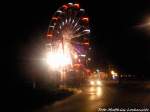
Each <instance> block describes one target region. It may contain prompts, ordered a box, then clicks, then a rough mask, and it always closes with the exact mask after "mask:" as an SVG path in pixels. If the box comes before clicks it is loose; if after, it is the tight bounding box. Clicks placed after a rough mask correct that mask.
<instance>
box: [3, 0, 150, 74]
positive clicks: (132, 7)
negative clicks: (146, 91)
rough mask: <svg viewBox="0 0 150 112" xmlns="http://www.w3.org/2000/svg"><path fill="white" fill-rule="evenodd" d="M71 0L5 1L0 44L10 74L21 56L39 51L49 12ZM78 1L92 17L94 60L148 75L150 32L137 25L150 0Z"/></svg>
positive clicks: (23, 57) (147, 10) (142, 18)
mask: <svg viewBox="0 0 150 112" xmlns="http://www.w3.org/2000/svg"><path fill="white" fill-rule="evenodd" d="M70 1H75V0H41V1H38V0H32V1H31V0H21V1H15V0H14V1H12V2H8V3H5V7H4V19H5V21H6V24H5V27H4V28H5V30H6V33H5V37H6V38H5V39H4V40H5V41H6V42H4V41H3V42H1V43H2V44H1V45H2V46H3V48H4V54H5V55H4V57H8V58H9V59H10V61H8V62H5V65H6V67H7V68H10V69H11V70H10V74H12V73H14V74H15V73H16V72H17V70H19V69H20V68H21V67H20V66H19V65H18V63H21V62H22V60H30V59H31V58H32V57H30V56H31V55H32V56H33V54H35V55H38V52H39V51H40V50H37V49H40V48H39V47H38V44H39V46H40V45H41V43H40V40H41V38H44V36H45V33H46V31H47V28H48V25H49V21H50V18H51V16H52V14H53V13H54V12H55V11H56V10H57V8H59V7H60V6H61V5H63V4H65V3H67V2H70ZM78 1H79V3H80V4H81V7H83V8H84V9H85V10H86V12H87V14H88V16H89V17H90V20H91V21H90V28H91V35H90V38H91V41H92V42H91V43H92V47H93V50H94V51H93V53H94V54H93V60H95V64H96V65H99V64H105V63H107V64H108V63H112V64H115V65H116V66H118V67H119V68H120V69H122V70H124V71H126V72H129V73H132V74H145V75H146V76H149V70H150V69H149V68H150V35H148V33H147V32H145V31H144V30H143V29H139V28H137V27H136V26H137V25H139V24H142V23H143V20H144V19H145V17H147V16H148V15H150V1H149V0H78ZM4 43H5V44H4ZM6 43H7V45H6ZM6 46H7V47H6ZM34 49H36V51H34ZM8 51H10V52H8ZM28 54H30V55H28ZM39 54H40V53H39ZM33 57H34V56H33ZM26 65H27V64H26ZM12 77H13V76H12Z"/></svg>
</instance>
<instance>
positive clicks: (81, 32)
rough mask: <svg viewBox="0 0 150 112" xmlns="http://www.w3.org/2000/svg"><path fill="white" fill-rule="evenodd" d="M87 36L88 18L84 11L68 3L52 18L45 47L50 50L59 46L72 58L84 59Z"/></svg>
mask: <svg viewBox="0 0 150 112" xmlns="http://www.w3.org/2000/svg"><path fill="white" fill-rule="evenodd" d="M89 34H90V29H89V18H88V16H86V13H85V10H84V9H82V8H80V5H79V4H76V3H75V4H73V3H68V4H65V5H63V6H61V7H60V8H58V10H57V11H56V12H55V13H54V15H53V16H52V18H51V21H50V24H49V27H48V32H47V40H48V41H47V42H48V43H47V45H51V49H57V48H59V47H60V46H61V48H62V51H63V52H67V53H69V54H70V55H71V57H74V58H76V57H82V56H83V57H84V56H86V54H87V51H88V49H89ZM79 59H80V58H79ZM79 61H80V60H79Z"/></svg>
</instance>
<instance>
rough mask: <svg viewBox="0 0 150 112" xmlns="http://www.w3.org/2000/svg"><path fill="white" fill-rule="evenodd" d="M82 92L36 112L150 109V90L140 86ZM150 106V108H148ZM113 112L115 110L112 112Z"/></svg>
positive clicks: (106, 86) (114, 87)
mask: <svg viewBox="0 0 150 112" xmlns="http://www.w3.org/2000/svg"><path fill="white" fill-rule="evenodd" d="M81 89H82V92H81V93H78V94H75V95H73V96H70V97H68V98H66V99H64V100H62V101H58V102H55V103H54V104H52V105H47V106H44V107H43V108H41V109H39V110H38V111H36V112H98V111H105V109H124V110H127V108H128V109H134V108H136V109H150V105H148V104H150V94H149V93H150V90H149V89H148V88H146V87H140V86H138V85H131V86H129V85H127V86H116V85H113V86H110V85H105V84H103V85H102V86H99V87H90V86H85V87H82V88H81ZM148 106H149V107H148ZM112 111H113V110H112Z"/></svg>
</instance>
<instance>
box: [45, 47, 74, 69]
mask: <svg viewBox="0 0 150 112" xmlns="http://www.w3.org/2000/svg"><path fill="white" fill-rule="evenodd" d="M46 62H47V64H48V65H49V66H50V68H52V69H54V70H59V69H61V68H62V67H66V66H68V65H71V64H72V60H71V56H70V52H69V50H68V49H67V47H66V46H64V52H63V50H62V48H61V45H60V46H59V48H58V49H56V50H54V51H50V52H48V53H47V56H46Z"/></svg>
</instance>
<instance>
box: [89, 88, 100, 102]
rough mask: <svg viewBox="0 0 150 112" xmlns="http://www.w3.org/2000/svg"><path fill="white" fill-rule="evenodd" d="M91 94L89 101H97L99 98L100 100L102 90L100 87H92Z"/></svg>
mask: <svg viewBox="0 0 150 112" xmlns="http://www.w3.org/2000/svg"><path fill="white" fill-rule="evenodd" d="M89 93H90V96H89V100H96V99H97V98H100V97H101V96H102V93H103V91H102V88H101V87H100V86H98V87H94V86H92V87H90V88H89Z"/></svg>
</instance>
